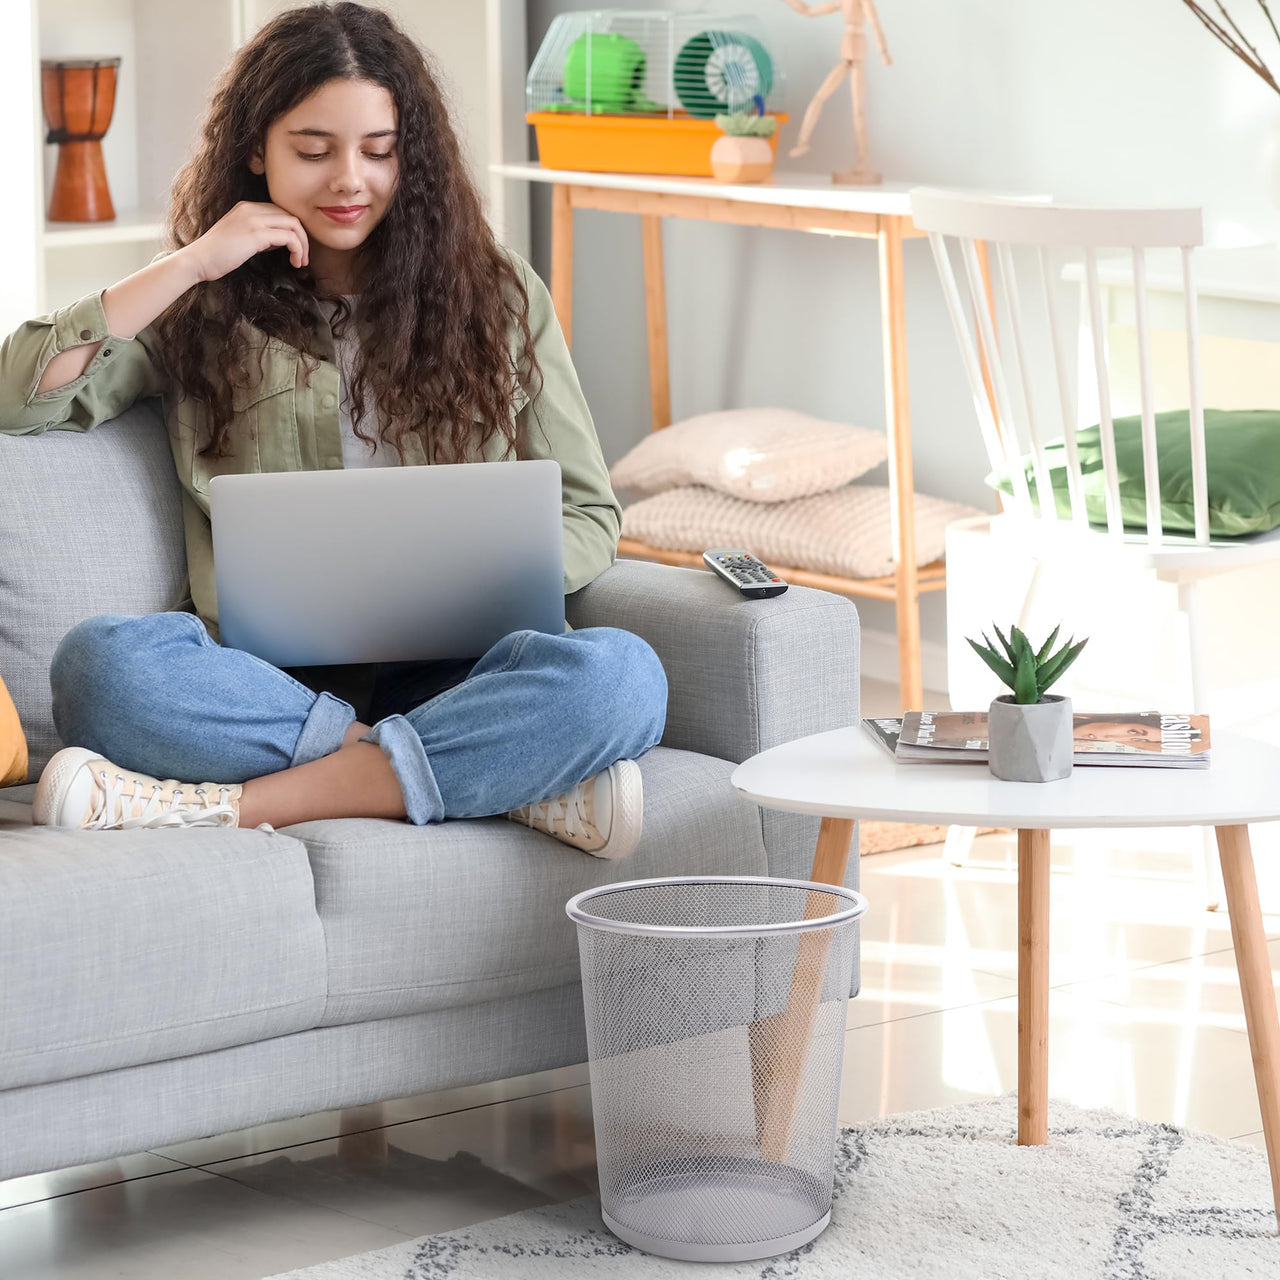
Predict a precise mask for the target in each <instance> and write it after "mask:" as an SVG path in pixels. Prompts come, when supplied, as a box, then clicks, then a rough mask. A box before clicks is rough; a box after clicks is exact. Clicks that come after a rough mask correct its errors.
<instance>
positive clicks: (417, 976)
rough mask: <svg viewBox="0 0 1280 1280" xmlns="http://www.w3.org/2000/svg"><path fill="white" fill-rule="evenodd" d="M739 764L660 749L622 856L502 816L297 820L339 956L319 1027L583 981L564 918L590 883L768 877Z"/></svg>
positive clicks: (331, 948)
mask: <svg viewBox="0 0 1280 1280" xmlns="http://www.w3.org/2000/svg"><path fill="white" fill-rule="evenodd" d="M733 767H734V766H733V765H732V764H730V763H728V762H727V761H724V760H716V759H714V758H713V757H711V756H701V755H695V754H693V753H692V752H687V751H672V750H668V749H666V748H663V747H655V748H654V749H653V750H652V751H650V752H649V753H648V754H647V755H645V756H644V757H643V758H642V759H641V760H640V769H641V773H642V774H643V777H644V795H645V807H644V835H643V838H642V839H641V842H640V847H639V848H638V849H637V850H636V852H635V853H634V854H633V855H632V856H631V857H630V858H628V859H627V860H626V861H625V862H622V863H618V862H611V861H608V860H604V859H600V858H593V857H591V856H590V855H589V854H585V853H580V852H579V851H578V850H576V849H572V848H570V847H569V846H567V845H564V844H561V843H560V842H559V841H557V840H554V839H552V838H551V837H550V836H547V835H543V834H542V833H541V832H537V831H531V830H529V829H528V828H527V827H521V826H517V825H516V824H515V823H513V822H510V821H508V820H507V819H506V818H484V819H478V820H468V821H451V822H444V823H439V824H434V825H432V826H428V827H414V826H411V825H408V824H406V823H403V822H386V821H380V820H377V819H354V818H344V819H341V820H331V821H326V822H307V823H300V824H298V825H297V826H293V827H289V828H287V831H288V833H289V834H290V835H291V836H294V837H296V838H297V839H299V840H301V841H303V842H304V843H305V844H306V846H307V849H308V851H309V852H310V855H311V866H312V871H313V873H314V875H315V883H316V907H317V910H318V911H319V913H320V919H321V921H322V922H323V924H324V931H325V938H326V941H327V944H328V957H329V1001H328V1005H327V1006H326V1008H325V1011H324V1016H323V1019H322V1021H323V1023H324V1024H326V1025H333V1024H341V1023H347V1022H359V1021H361V1020H363V1019H366V1018H387V1017H399V1016H401V1015H404V1014H413V1013H420V1012H423V1011H425V1010H428V1009H439V1008H445V1007H448V1006H450V1005H455V1004H466V1003H469V1002H471V1001H483V1000H494V999H498V998H499V997H502V996H507V995H512V994H515V993H518V992H521V991H535V990H540V989H543V988H546V987H556V986H560V985H562V984H564V983H568V982H576V981H578V977H579V969H578V944H577V936H576V933H575V930H574V927H573V924H572V922H571V921H570V920H569V918H568V917H567V916H566V915H565V913H564V905H565V903H566V902H567V901H568V900H569V899H570V898H571V897H572V896H573V895H574V894H575V893H578V892H579V891H580V890H583V889H587V888H590V887H592V886H593V885H598V884H608V883H611V882H615V881H619V880H636V879H642V878H645V877H649V876H661V875H678V874H683V873H689V874H693V875H730V874H734V873H744V874H749V875H764V874H767V859H766V854H765V848H764V842H763V838H762V835H761V827H760V811H759V809H758V808H757V807H756V806H755V805H754V804H750V803H748V802H747V801H745V800H743V799H742V798H741V797H740V796H738V794H737V793H736V792H735V791H734V789H733V787H732V786H731V785H730V783H729V774H730V773H731V772H732V771H733Z"/></svg>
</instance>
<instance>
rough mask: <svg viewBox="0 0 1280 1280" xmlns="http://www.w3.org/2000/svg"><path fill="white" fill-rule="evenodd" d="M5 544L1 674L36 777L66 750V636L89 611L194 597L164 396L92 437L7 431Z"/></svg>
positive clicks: (0, 589)
mask: <svg viewBox="0 0 1280 1280" xmlns="http://www.w3.org/2000/svg"><path fill="white" fill-rule="evenodd" d="M55 530H56V534H55V533H54V532H52V531H55ZM0 546H2V547H4V555H3V556H0V674H3V676H4V680H5V683H6V684H7V685H8V686H9V692H10V693H12V694H13V701H14V704H15V705H16V706H17V708H18V717H19V719H20V720H21V722H22V727H23V729H24V730H25V731H26V735H27V745H28V747H29V748H30V757H31V758H30V776H31V777H33V778H35V777H38V776H39V774H40V771H41V770H42V769H43V768H44V766H45V762H46V761H47V760H48V759H49V757H50V756H51V755H52V754H53V753H54V752H55V751H56V750H57V749H58V748H59V747H60V746H61V745H62V744H61V743H60V742H59V741H58V737H57V734H56V733H55V732H54V728H53V716H52V713H51V711H50V705H49V703H50V698H49V660H50V659H51V658H52V657H53V651H54V649H55V648H56V647H57V644H58V641H59V640H61V639H62V637H63V636H64V635H66V633H67V632H68V631H69V630H70V629H71V628H72V627H73V626H74V625H75V624H76V623H77V622H80V621H81V620H82V619H84V618H90V617H93V616H94V615H95V614H99V613H158V612H161V611H162V610H165V609H172V608H173V607H174V605H175V604H177V603H178V602H180V601H181V599H182V597H183V596H184V595H185V593H186V580H187V561H186V551H185V543H184V540H183V533H182V490H181V489H180V488H179V486H178V479H177V475H176V473H175V472H174V469H173V455H172V453H171V452H170V449H169V436H168V433H167V432H166V430H165V425H164V418H163V416H162V415H161V411H160V401H159V400H156V399H147V400H139V401H138V402H137V404H135V405H133V406H132V407H131V408H130V409H127V410H126V411H125V412H124V413H122V414H121V415H120V416H119V417H118V418H116V419H114V420H113V421H111V422H109V423H104V424H103V425H102V426H100V427H97V428H95V429H94V430H92V431H90V432H89V433H88V434H82V433H80V432H76V431H50V432H47V433H45V434H43V435H34V436H5V435H0Z"/></svg>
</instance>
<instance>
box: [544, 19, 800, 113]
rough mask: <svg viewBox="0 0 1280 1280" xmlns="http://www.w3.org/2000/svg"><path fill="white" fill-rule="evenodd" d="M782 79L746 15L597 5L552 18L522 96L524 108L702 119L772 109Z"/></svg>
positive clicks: (756, 24)
mask: <svg viewBox="0 0 1280 1280" xmlns="http://www.w3.org/2000/svg"><path fill="white" fill-rule="evenodd" d="M782 80H783V77H782V72H781V68H780V66H779V64H778V60H777V57H776V56H775V55H774V54H773V53H772V52H771V51H770V50H769V49H768V48H767V46H766V43H765V38H764V29H763V25H762V24H761V22H760V20H759V18H757V17H754V16H752V15H750V14H720V13H715V14H713V13H705V12H692V13H669V12H663V11H659V10H641V11H627V10H621V9H597V10H592V11H589V12H584V13H563V14H560V15H559V16H558V17H556V18H554V19H553V20H552V23H551V25H550V27H549V28H548V30H547V34H546V36H545V37H544V38H543V41H542V44H541V45H540V46H539V48H538V52H537V54H536V55H535V56H534V59H533V63H532V65H531V66H530V68H529V75H528V79H527V81H526V100H527V107H528V110H529V111H531V112H537V111H561V112H571V113H577V114H581V115H588V116H590V115H639V116H666V117H668V118H674V117H675V116H677V115H681V116H693V117H695V118H699V119H710V118H711V117H712V116H714V115H717V114H720V113H730V114H732V113H736V112H744V111H745V112H750V111H758V112H761V113H763V112H764V111H774V110H777V109H779V107H780V105H781V91H782Z"/></svg>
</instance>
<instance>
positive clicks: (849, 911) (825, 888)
mask: <svg viewBox="0 0 1280 1280" xmlns="http://www.w3.org/2000/svg"><path fill="white" fill-rule="evenodd" d="M681 884H744V885H750V886H752V887H758V886H761V885H764V886H768V887H769V888H773V887H778V888H784V889H807V890H809V891H810V892H814V893H829V894H833V895H835V896H836V897H839V898H844V899H845V901H846V902H847V903H848V904H849V905H848V906H846V907H843V908H842V909H841V910H839V911H833V912H832V913H831V914H830V915H825V916H815V917H814V918H813V919H812V920H781V921H778V922H776V923H772V924H722V925H677V924H639V923H636V922H633V921H630V920H610V919H607V918H606V917H604V916H597V915H593V914H592V913H591V912H590V911H588V910H586V909H585V908H584V906H583V904H584V903H589V902H590V901H591V900H592V899H593V898H601V897H603V896H604V895H605V894H608V893H617V892H619V891H620V890H623V889H642V888H652V887H653V886H654V885H681ZM564 910H565V914H566V915H567V916H568V917H569V919H570V920H572V921H573V922H574V923H575V924H578V925H582V926H583V927H585V928H588V929H599V930H602V931H604V932H606V933H628V934H639V935H642V936H647V937H664V938H709V937H741V936H743V935H748V934H776V933H803V932H806V931H807V930H810V929H830V928H832V927H833V926H834V925H841V924H848V923H850V922H851V921H853V920H859V919H861V918H862V917H863V916H864V915H865V914H866V912H867V900H866V898H864V897H863V896H862V894H860V893H858V892H857V891H856V890H855V889H846V888H845V887H844V885H839V884H824V883H822V882H821V881H818V880H790V879H786V878H784V877H782V876H651V877H649V878H648V879H644V880H619V881H616V882H614V883H612V884H601V885H596V886H595V888H593V889H584V890H583V891H582V892H581V893H575V894H574V895H573V897H572V898H570V899H569V901H568V902H566V903H565V907H564Z"/></svg>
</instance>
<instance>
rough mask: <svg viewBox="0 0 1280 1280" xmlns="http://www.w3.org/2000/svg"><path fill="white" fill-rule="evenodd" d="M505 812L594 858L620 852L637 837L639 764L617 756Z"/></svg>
mask: <svg viewBox="0 0 1280 1280" xmlns="http://www.w3.org/2000/svg"><path fill="white" fill-rule="evenodd" d="M507 817H508V818H510V819H511V820H512V821H513V822H523V823H524V824H525V826H528V827H533V828H534V829H535V830H537V831H545V832H546V833H547V835H549V836H554V837H555V838H556V839H557V840H559V841H561V842H562V843H564V844H569V845H572V846H573V847H574V848H575V849H581V850H582V851H583V853H589V854H591V855H593V856H594V857H597V858H626V857H629V856H630V855H631V854H633V853H635V851H636V846H637V845H638V844H639V843H640V826H641V821H642V819H643V817H644V787H643V783H642V781H641V777H640V766H639V765H638V764H636V762H635V761H634V760H619V761H618V762H617V764H611V765H610V766H609V767H608V768H607V769H606V770H605V771H604V772H603V773H597V774H596V776H595V777H594V778H588V779H587V780H586V782H580V783H578V785H577V786H576V787H574V789H573V790H572V791H566V792H565V793H564V795H561V796H556V797H555V799H554V800H543V801H542V802H541V803H540V804H528V805H525V806H524V808H523V809H513V810H512V811H511V812H510V813H509V814H507Z"/></svg>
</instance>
